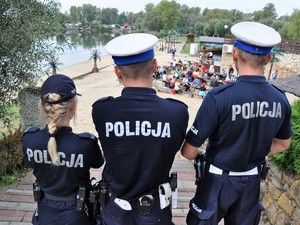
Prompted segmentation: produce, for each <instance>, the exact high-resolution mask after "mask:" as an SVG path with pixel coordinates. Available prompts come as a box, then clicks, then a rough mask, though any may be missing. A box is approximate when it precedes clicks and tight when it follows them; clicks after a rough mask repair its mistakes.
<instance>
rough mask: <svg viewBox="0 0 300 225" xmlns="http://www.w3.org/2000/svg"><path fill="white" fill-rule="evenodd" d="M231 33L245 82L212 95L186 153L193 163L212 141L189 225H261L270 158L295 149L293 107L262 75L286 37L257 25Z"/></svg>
mask: <svg viewBox="0 0 300 225" xmlns="http://www.w3.org/2000/svg"><path fill="white" fill-rule="evenodd" d="M231 31H232V33H233V34H234V35H235V36H236V41H235V48H234V50H233V52H232V56H233V60H234V62H235V67H236V70H237V72H238V73H239V77H238V79H237V80H236V82H235V83H233V82H231V83H229V84H227V85H223V86H222V87H218V88H215V89H213V90H211V91H210V92H209V93H208V94H207V96H206V97H205V99H204V101H203V103H202V105H201V107H200V109H199V111H198V114H197V116H196V118H195V121H194V123H193V126H192V128H191V129H190V131H189V132H188V134H187V137H186V141H185V144H184V145H183V148H182V150H181V152H182V154H183V155H184V156H185V157H186V158H188V159H193V158H195V157H196V155H197V154H198V152H197V150H198V147H200V146H201V144H202V143H203V142H204V141H205V140H206V139H207V138H209V142H208V145H207V149H206V154H205V159H206V173H205V178H204V179H202V180H201V181H200V182H199V184H198V186H197V191H196V195H195V197H194V199H192V201H191V204H190V211H189V214H188V216H187V224H188V225H203V224H212V225H217V224H218V222H219V221H220V220H221V219H222V218H224V222H225V224H226V225H227V224H228V225H250V224H251V225H256V224H258V223H259V220H260V213H261V207H260V205H259V189H260V178H261V174H262V173H261V171H262V170H263V165H264V164H265V157H266V156H267V155H268V154H273V153H276V152H281V151H283V150H285V149H287V148H288V146H289V144H290V137H291V124H290V118H291V109H290V105H289V102H288V100H287V98H286V96H285V95H284V93H282V92H281V91H280V90H278V89H276V88H275V87H273V86H272V85H270V84H269V83H268V82H267V81H266V78H265V77H264V75H263V73H262V71H263V67H264V66H265V65H266V64H267V63H269V62H270V59H271V55H270V54H269V53H270V51H271V49H272V47H273V46H275V45H276V44H278V43H280V41H281V38H280V35H279V34H278V33H277V32H276V31H275V30H274V29H273V28H271V27H268V26H266V25H263V24H260V23H256V22H241V23H238V24H235V25H234V26H233V27H232V28H231ZM263 171H264V170H263Z"/></svg>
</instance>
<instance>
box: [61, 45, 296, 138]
mask: <svg viewBox="0 0 300 225" xmlns="http://www.w3.org/2000/svg"><path fill="white" fill-rule="evenodd" d="M176 47H177V49H178V51H177V52H178V54H177V55H175V58H176V59H179V58H180V59H181V60H182V61H184V60H185V59H195V61H197V60H198V58H196V57H192V56H189V55H182V54H180V53H179V52H180V49H181V47H182V46H181V44H178V46H176ZM155 54H156V59H157V61H158V65H169V63H168V62H169V61H171V57H172V56H171V54H168V53H166V52H161V51H158V47H156V49H155ZM113 65H114V64H113V61H112V59H111V56H103V57H101V62H100V61H98V68H99V69H100V70H99V72H98V73H91V74H88V75H86V76H82V77H81V75H82V74H85V73H88V72H90V71H91V70H92V68H93V61H92V60H87V61H83V62H81V63H78V64H76V65H73V66H70V67H67V68H63V69H60V70H59V71H58V72H59V73H62V74H65V75H68V76H70V77H71V78H73V79H74V82H75V84H76V86H77V89H78V92H79V93H80V94H82V96H80V97H79V104H78V110H77V118H76V121H75V124H72V127H73V129H74V131H75V132H91V133H93V134H96V131H95V128H94V125H93V122H92V117H91V110H92V104H93V103H94V102H95V101H96V100H98V99H99V98H102V97H105V96H114V97H116V96H119V95H120V94H121V91H122V88H123V86H122V84H119V81H118V80H117V78H116V76H115V74H114V71H113ZM157 82H160V81H157ZM157 94H158V95H159V96H161V97H163V98H176V99H178V100H181V101H183V102H184V103H185V104H187V106H188V111H189V115H190V119H189V127H190V126H191V124H192V122H193V121H194V118H195V115H196V113H197V111H198V108H199V106H200V105H201V103H202V101H203V100H202V99H201V98H198V97H194V98H191V97H190V96H189V95H187V94H176V95H173V94H170V93H163V92H157ZM287 96H288V98H289V99H290V101H294V100H295V99H297V97H295V96H294V95H291V94H288V93H287ZM166 113H168V112H166Z"/></svg>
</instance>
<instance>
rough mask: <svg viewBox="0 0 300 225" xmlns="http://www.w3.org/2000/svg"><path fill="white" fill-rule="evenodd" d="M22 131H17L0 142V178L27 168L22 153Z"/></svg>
mask: <svg viewBox="0 0 300 225" xmlns="http://www.w3.org/2000/svg"><path fill="white" fill-rule="evenodd" d="M22 135H23V131H22V130H18V131H16V132H15V133H13V134H9V135H7V136H6V137H5V138H3V139H2V140H1V141H0V177H3V176H4V175H7V174H11V173H12V172H15V171H16V170H19V169H23V168H24V167H27V163H26V162H25V160H24V156H23V151H22V142H21V141H22Z"/></svg>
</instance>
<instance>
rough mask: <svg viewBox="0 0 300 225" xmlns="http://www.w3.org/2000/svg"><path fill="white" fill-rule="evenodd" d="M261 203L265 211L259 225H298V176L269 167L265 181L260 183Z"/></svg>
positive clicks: (299, 201) (299, 191)
mask: <svg viewBox="0 0 300 225" xmlns="http://www.w3.org/2000/svg"><path fill="white" fill-rule="evenodd" d="M261 203H262V205H263V207H264V208H265V211H264V212H263V213H262V216H261V222H260V225H299V224H300V176H297V175H295V174H291V173H286V172H281V171H279V170H278V169H277V168H276V167H275V166H273V165H271V168H270V170H269V174H268V176H267V179H266V180H265V181H263V182H262V183H261Z"/></svg>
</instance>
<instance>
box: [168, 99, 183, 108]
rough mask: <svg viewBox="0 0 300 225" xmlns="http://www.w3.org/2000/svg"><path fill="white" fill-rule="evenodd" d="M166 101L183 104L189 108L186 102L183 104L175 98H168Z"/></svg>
mask: <svg viewBox="0 0 300 225" xmlns="http://www.w3.org/2000/svg"><path fill="white" fill-rule="evenodd" d="M166 100H170V101H174V102H178V103H181V104H183V105H184V106H185V107H188V106H187V105H186V104H185V103H184V102H182V101H179V100H177V99H174V98H166Z"/></svg>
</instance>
